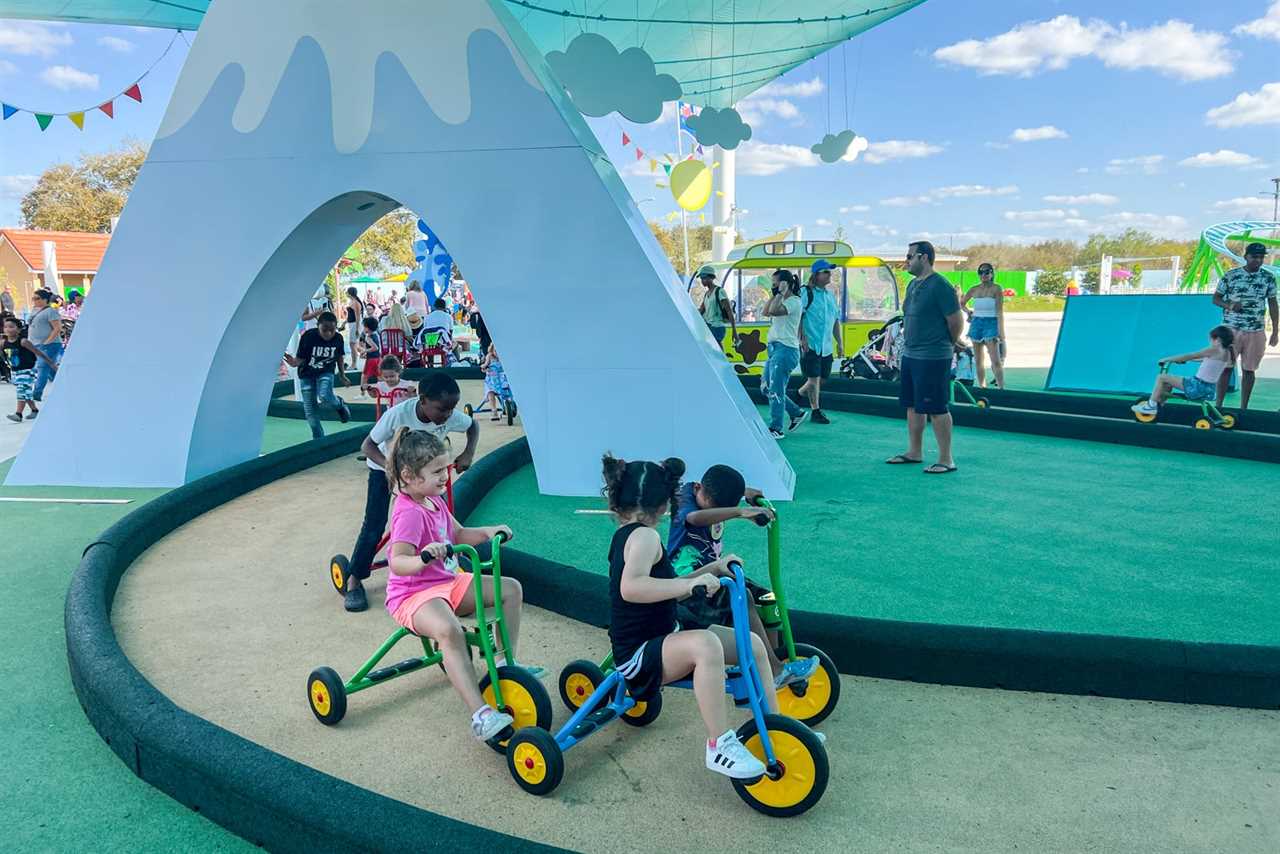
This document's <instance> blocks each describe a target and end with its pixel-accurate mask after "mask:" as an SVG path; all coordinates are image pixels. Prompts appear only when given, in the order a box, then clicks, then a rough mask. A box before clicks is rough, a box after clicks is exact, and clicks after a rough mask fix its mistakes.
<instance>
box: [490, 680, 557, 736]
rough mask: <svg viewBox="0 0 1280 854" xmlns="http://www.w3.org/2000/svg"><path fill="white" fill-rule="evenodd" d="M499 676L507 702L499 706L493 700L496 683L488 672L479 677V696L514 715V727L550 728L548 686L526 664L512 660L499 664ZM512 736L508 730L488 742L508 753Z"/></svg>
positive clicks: (516, 728) (503, 699)
mask: <svg viewBox="0 0 1280 854" xmlns="http://www.w3.org/2000/svg"><path fill="white" fill-rule="evenodd" d="M498 680H499V683H500V684H501V685H502V701H503V704H504V705H503V707H502V708H501V709H498V705H497V702H496V701H495V700H494V696H493V683H492V682H491V681H490V679H489V674H488V673H486V674H485V675H484V678H482V679H481V680H480V696H482V697H484V701H485V702H486V703H488V704H489V705H490V706H493V707H494V708H495V709H498V711H501V712H506V713H507V714H509V715H511V717H513V718H515V723H514V724H512V726H511V730H518V729H523V728H524V727H541V728H542V729H544V730H548V729H551V697H549V696H548V695H547V689H546V688H544V687H542V683H541V682H539V681H538V680H537V679H536V678H535V677H534V676H533V675H532V674H531V673H529V671H528V670H525V669H524V668H523V667H515V666H512V665H510V664H504V665H502V666H501V667H499V668H498ZM510 738H511V731H510V730H508V731H505V732H502V733H499V734H498V735H497V736H495V737H493V738H491V739H489V741H488V745H489V746H490V747H492V748H493V749H494V750H496V751H498V752H499V753H506V751H507V741H508V740H509V739H510Z"/></svg>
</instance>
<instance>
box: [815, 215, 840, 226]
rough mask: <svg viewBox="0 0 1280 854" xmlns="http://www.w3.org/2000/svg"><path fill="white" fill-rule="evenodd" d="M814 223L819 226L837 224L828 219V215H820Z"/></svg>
mask: <svg viewBox="0 0 1280 854" xmlns="http://www.w3.org/2000/svg"><path fill="white" fill-rule="evenodd" d="M813 224H814V225H817V226H821V227H822V228H826V227H828V226H832V225H835V223H833V222H832V221H831V220H829V219H827V218H826V217H818V218H817V219H815V220H814V221H813Z"/></svg>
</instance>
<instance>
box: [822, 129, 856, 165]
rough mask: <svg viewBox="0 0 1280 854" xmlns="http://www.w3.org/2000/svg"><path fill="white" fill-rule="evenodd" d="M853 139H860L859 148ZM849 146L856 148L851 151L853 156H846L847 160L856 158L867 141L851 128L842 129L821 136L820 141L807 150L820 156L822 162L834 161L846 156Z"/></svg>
mask: <svg viewBox="0 0 1280 854" xmlns="http://www.w3.org/2000/svg"><path fill="white" fill-rule="evenodd" d="M855 140H861V142H862V147H861V148H858V147H857V146H856V145H854V142H855ZM850 146H854V148H855V149H856V150H854V152H853V157H849V158H848V159H849V160H853V159H855V158H857V156H858V153H859V152H861V151H864V150H866V147H867V141H866V140H865V139H861V138H860V137H859V136H858V135H857V134H856V133H854V132H853V131H851V130H842V131H840V133H837V134H830V133H829V134H827V135H826V136H824V137H823V138H822V142H819V143H816V144H814V145H812V146H810V147H809V150H810V151H812V152H813V153H814V154H816V155H818V157H820V158H822V162H823V163H836V162H838V161H839V160H840V159H841V158H844V157H845V156H846V154H847V153H848V152H849V150H850Z"/></svg>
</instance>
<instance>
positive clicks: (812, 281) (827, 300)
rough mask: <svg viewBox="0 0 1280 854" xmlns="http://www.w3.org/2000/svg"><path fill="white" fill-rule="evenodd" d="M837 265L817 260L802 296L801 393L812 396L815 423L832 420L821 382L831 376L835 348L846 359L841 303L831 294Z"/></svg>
mask: <svg viewBox="0 0 1280 854" xmlns="http://www.w3.org/2000/svg"><path fill="white" fill-rule="evenodd" d="M835 268H836V267H835V265H834V264H832V263H831V262H830V261H827V260H826V259H824V258H819V259H818V260H817V261H814V262H813V266H811V267H810V268H809V281H808V282H806V283H805V286H804V288H803V290H804V294H803V296H801V298H800V302H801V304H802V305H803V307H804V313H803V314H802V315H801V323H800V373H801V374H803V375H804V385H802V386H800V392H799V393H800V396H801V397H802V398H803V397H808V398H809V412H810V414H809V420H810V421H812V422H813V423H814V424H830V423H831V419H830V418H828V417H827V416H826V414H825V413H823V411H822V408H821V403H822V381H823V380H825V379H827V378H828V377H830V376H831V363H832V361H833V359H834V356H833V351H834V353H836V354H838V355H839V356H840V358H842V359H843V358H844V341H843V340H842V339H843V337H844V336H843V335H841V331H842V330H841V328H840V305H839V303H838V302H837V301H836V298H835V294H833V293H831V271H832V270H834V269H835Z"/></svg>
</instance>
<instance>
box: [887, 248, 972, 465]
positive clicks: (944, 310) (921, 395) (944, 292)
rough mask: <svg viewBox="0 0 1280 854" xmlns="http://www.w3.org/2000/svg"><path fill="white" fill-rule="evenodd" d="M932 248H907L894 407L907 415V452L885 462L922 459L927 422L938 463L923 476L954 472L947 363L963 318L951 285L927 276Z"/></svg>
mask: <svg viewBox="0 0 1280 854" xmlns="http://www.w3.org/2000/svg"><path fill="white" fill-rule="evenodd" d="M933 259H934V250H933V244H932V243H928V242H926V241H923V240H920V241H917V242H915V243H912V244H911V245H909V246H908V247H907V272H909V273H910V274H911V275H912V276H913V277H914V278H913V279H912V280H911V283H910V284H909V285H907V296H906V299H904V300H903V301H902V315H903V321H902V332H903V350H902V389H901V391H899V392H898V402H899V403H900V404H902V406H904V407H906V410H907V452H906V453H905V454H898V455H897V456H894V457H890V458H889V459H888V460H885V462H887V463H889V464H891V465H904V464H908V463H919V462H921V461H922V460H923V459H924V447H923V444H924V422H925V421H926V419H929V418H930V417H932V420H933V435H934V438H936V439H937V440H938V461H937V462H936V463H934V464H933V465H931V466H929V467H928V468H926V469H925V470H924V471H925V474H949V473H951V472H953V471H955V470H956V464H955V460H954V459H953V458H952V456H951V412H950V410H949V409H948V408H947V404H948V402H949V401H950V399H951V359H952V355H953V354H954V352H955V342H956V339H958V338H959V337H960V333H961V331H963V329H964V316H963V315H962V314H961V312H960V302H959V300H957V299H956V292H955V289H954V288H952V287H951V283H950V282H948V281H947V280H946V279H944V278H943V277H942V276H940V275H938V274H937V273H935V272H934V271H933Z"/></svg>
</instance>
